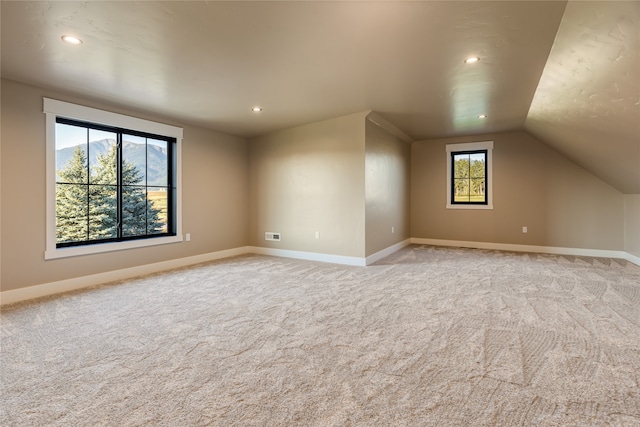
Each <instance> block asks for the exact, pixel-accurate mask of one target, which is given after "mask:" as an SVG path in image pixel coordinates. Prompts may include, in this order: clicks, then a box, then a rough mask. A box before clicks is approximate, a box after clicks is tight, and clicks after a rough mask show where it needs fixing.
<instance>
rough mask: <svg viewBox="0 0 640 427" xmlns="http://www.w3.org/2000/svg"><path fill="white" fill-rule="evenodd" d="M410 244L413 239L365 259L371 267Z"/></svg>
mask: <svg viewBox="0 0 640 427" xmlns="http://www.w3.org/2000/svg"><path fill="white" fill-rule="evenodd" d="M410 244H411V239H406V240H403V241H402V242H399V243H396V244H395V245H391V246H389V247H388V248H385V249H383V250H381V251H378V252H376V253H375V254H372V255H369V256H368V257H367V258H366V259H365V263H366V265H371V264H373V263H375V262H378V261H380V260H381V259H382V258H385V257H388V256H389V255H391V254H392V253H394V252H397V251H399V250H400V249H402V248H404V247H405V246H408V245H410Z"/></svg>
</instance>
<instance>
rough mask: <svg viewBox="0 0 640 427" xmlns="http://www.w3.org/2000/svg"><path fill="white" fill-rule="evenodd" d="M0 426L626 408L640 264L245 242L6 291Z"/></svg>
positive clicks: (539, 414) (515, 414)
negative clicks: (136, 269)
mask: <svg viewBox="0 0 640 427" xmlns="http://www.w3.org/2000/svg"><path fill="white" fill-rule="evenodd" d="M0 326H1V333H2V335H1V337H2V341H1V346H2V347H1V353H0V355H1V365H0V374H1V377H0V379H1V384H0V391H1V393H2V395H1V396H2V403H1V407H0V425H2V426H4V427H8V426H146V425H150V426H203V425H212V426H471V425H473V426H494V425H497V426H502V425H505V426H524V425H527V426H528V425H540V426H560V425H562V426H564V425H576V426H584V425H617V426H638V425H640V267H638V266H636V265H633V264H631V263H628V262H626V261H624V260H616V259H605V258H587V257H571V256H552V255H541V254H526V253H510V252H498V251H490V250H474V249H462V248H440V247H431V246H419V245H412V246H408V247H406V248H404V249H402V250H400V251H398V252H396V253H394V254H393V255H391V256H389V257H387V258H385V259H383V260H381V261H379V262H378V263H376V264H374V265H372V266H368V267H353V266H344V265H335V264H326V263H319V262H312V261H302V260H293V259H286V258H277V257H269V256H262V255H244V256H240V257H235V258H229V259H225V260H219V261H215V262H211V263H207V264H201V265H197V266H193V267H189V268H183V269H178V270H173V271H168V272H164V273H160V274H154V275H150V276H145V277H140V278H136V279H132V280H126V281H121V282H117V283H111V284H108V285H100V286H96V287H93V288H90V289H88V290H81V291H75V292H71V293H67V294H63V295H59V296H53V297H47V298H43V299H40V300H36V301H30V302H22V303H17V304H13V305H10V306H6V307H3V309H2V313H1V324H0Z"/></svg>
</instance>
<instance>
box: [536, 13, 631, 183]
mask: <svg viewBox="0 0 640 427" xmlns="http://www.w3.org/2000/svg"><path fill="white" fill-rule="evenodd" d="M525 129H526V130H527V131H528V132H529V133H531V134H533V135H535V136H536V137H538V138H539V139H541V140H543V141H546V142H547V143H548V144H549V145H551V146H553V147H554V148H556V149H557V150H558V151H560V152H562V153H564V154H565V155H566V156H568V157H569V158H571V159H572V160H574V161H575V162H576V163H578V164H580V165H582V166H583V167H584V168H585V169H587V170H589V171H591V172H592V173H594V174H595V175H597V176H599V177H600V178H601V179H603V180H604V181H606V182H608V183H610V184H611V185H613V186H614V187H616V188H618V189H619V190H620V191H622V192H624V193H632V194H638V193H640V3H638V2H622V3H610V2H579V3H577V2H572V3H569V4H568V5H567V8H566V10H565V13H564V17H563V19H562V23H561V25H560V28H559V30H558V36H557V37H556V41H555V43H554V45H553V48H552V49H551V54H550V55H549V59H548V61H547V65H546V66H545V69H544V73H543V74H542V78H541V79H540V83H539V85H538V89H537V90H536V94H535V96H534V98H533V102H532V104H531V109H530V110H529V114H528V116H527V119H526V121H525Z"/></svg>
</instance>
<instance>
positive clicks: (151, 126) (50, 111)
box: [42, 98, 183, 139]
mask: <svg viewBox="0 0 640 427" xmlns="http://www.w3.org/2000/svg"><path fill="white" fill-rule="evenodd" d="M42 100H43V112H44V113H45V114H47V115H54V116H59V117H66V118H68V119H76V120H83V121H86V122H91V123H97V124H101V125H106V126H116V127H121V128H125V129H133V130H137V131H141V132H147V133H154V134H156V135H162V136H170V137H173V138H176V139H182V135H183V129H182V128H181V127H177V126H171V125H167V124H164V123H158V122H152V121H151V120H145V119H139V118H137V117H130V116H126V115H124V114H118V113H112V112H110V111H104V110H98V109H97V108H91V107H85V106H84V105H77V104H71V103H69V102H64V101H58V100H56V99H50V98H42Z"/></svg>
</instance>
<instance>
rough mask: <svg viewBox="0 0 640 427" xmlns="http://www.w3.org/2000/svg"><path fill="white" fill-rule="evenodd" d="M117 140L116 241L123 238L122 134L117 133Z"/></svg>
mask: <svg viewBox="0 0 640 427" xmlns="http://www.w3.org/2000/svg"><path fill="white" fill-rule="evenodd" d="M117 135H118V140H117V141H116V176H117V181H116V215H117V221H116V222H117V224H118V226H117V229H118V230H117V231H118V239H121V238H122V236H123V233H122V220H123V216H122V206H123V204H122V132H118V134H117Z"/></svg>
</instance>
